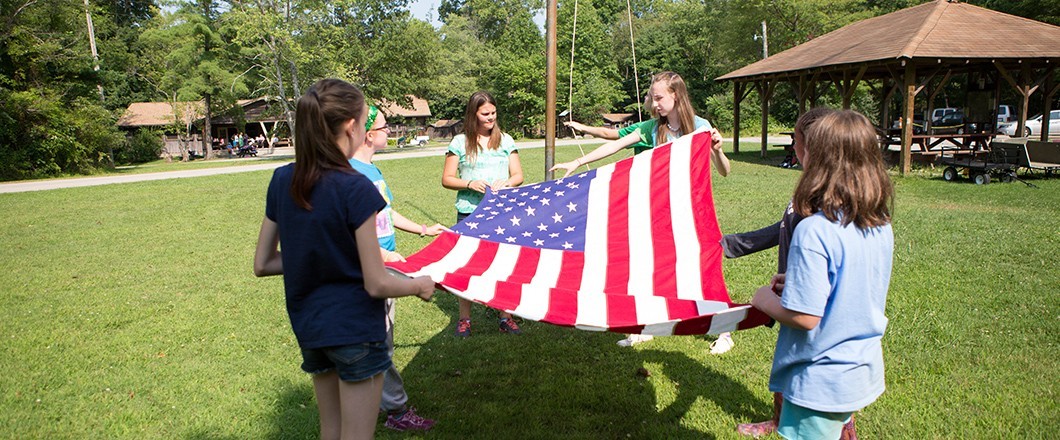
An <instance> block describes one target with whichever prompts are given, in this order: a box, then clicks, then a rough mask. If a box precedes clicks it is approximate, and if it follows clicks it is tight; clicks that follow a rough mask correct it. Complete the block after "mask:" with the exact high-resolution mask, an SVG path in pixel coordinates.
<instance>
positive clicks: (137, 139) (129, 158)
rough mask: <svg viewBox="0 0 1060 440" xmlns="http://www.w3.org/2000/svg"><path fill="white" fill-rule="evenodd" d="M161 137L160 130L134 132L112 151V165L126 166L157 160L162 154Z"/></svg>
mask: <svg viewBox="0 0 1060 440" xmlns="http://www.w3.org/2000/svg"><path fill="white" fill-rule="evenodd" d="M162 136H163V133H162V130H147V129H141V130H136V131H135V132H133V133H131V134H130V135H129V136H127V137H126V138H125V142H123V143H122V144H121V146H120V148H117V149H115V150H114V163H116V164H120V165H128V164H138V163H146V162H150V161H153V160H158V156H159V155H161V154H162V147H163V142H162Z"/></svg>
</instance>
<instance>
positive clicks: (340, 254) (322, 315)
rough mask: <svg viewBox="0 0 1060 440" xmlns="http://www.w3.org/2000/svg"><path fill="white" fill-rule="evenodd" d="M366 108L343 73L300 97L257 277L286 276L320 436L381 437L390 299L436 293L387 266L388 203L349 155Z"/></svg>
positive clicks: (422, 280) (270, 201)
mask: <svg viewBox="0 0 1060 440" xmlns="http://www.w3.org/2000/svg"><path fill="white" fill-rule="evenodd" d="M366 115H367V106H366V105H365V102H364V95H363V94H362V93H361V91H360V90H359V89H357V87H354V86H352V85H350V84H348V83H346V82H344V81H341V80H337V79H326V80H321V81H320V82H317V83H316V84H314V85H313V86H312V87H310V88H309V90H308V91H307V92H306V94H305V95H304V96H302V97H301V98H300V99H299V100H298V106H297V109H296V113H295V134H294V136H295V143H296V145H297V146H298V148H297V149H295V163H293V164H290V165H286V166H284V167H281V168H279V169H277V170H276V172H275V173H274V174H273V176H272V181H271V182H270V183H269V189H268V194H267V196H266V202H265V219H264V220H263V221H262V223H261V233H260V234H259V235H258V246H257V251H256V253H255V255H254V274H255V275H257V276H259V277H260V276H268V275H281V274H282V275H283V276H284V278H283V281H284V290H285V291H286V296H287V314H288V316H289V317H290V319H291V327H292V329H293V330H294V334H295V337H296V338H297V339H298V345H299V347H300V348H301V350H302V369H303V370H304V371H305V372H307V373H310V374H312V375H313V388H314V391H315V393H316V398H317V405H318V406H319V410H320V433H321V437H322V438H339V437H340V436H341V437H342V438H371V437H372V436H373V435H374V433H375V421H376V415H377V412H378V409H379V400H380V395H381V393H382V386H383V377H382V376H383V372H384V371H385V370H386V369H387V368H389V367H390V365H391V361H390V356H389V355H388V353H387V346H386V317H385V314H384V313H385V312H384V304H385V303H384V300H385V298H396V297H401V296H410V295H416V296H419V297H420V298H421V299H423V300H428V299H430V297H431V295H432V294H433V293H434V282H433V281H431V279H430V278H427V277H419V278H414V279H410V280H403V279H399V278H396V277H393V276H391V275H389V274H388V273H387V272H386V270H385V269H384V267H383V259H382V257H381V256H380V254H379V243H378V241H377V239H376V233H375V217H376V214H377V213H378V212H379V211H380V210H382V209H383V208H384V207H385V206H386V202H384V201H383V198H382V197H381V196H380V195H379V191H377V190H376V188H375V186H374V185H372V182H370V181H369V180H368V179H367V178H365V177H364V176H363V175H361V174H360V173H357V172H356V171H354V170H353V168H351V167H350V163H349V159H350V157H352V155H353V152H354V149H355V148H356V147H357V146H359V145H361V144H362V143H363V142H364V137H365V128H364V124H365V119H366ZM281 245H282V247H283V252H282V253H281V252H280V246H281Z"/></svg>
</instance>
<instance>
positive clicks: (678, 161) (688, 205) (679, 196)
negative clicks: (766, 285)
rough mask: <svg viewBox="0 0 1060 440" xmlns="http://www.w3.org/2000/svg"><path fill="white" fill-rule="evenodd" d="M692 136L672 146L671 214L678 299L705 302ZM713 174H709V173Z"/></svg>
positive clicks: (677, 141)
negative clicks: (694, 195)
mask: <svg viewBox="0 0 1060 440" xmlns="http://www.w3.org/2000/svg"><path fill="white" fill-rule="evenodd" d="M691 144H692V136H691V135H689V136H683V137H681V138H680V139H678V140H676V141H674V143H673V145H671V146H670V213H671V218H672V219H673V223H672V224H673V228H674V243H675V244H676V246H674V251H675V253H676V254H677V255H676V257H675V259H676V260H677V264H676V265H675V266H674V273H675V277H676V278H677V280H676V284H677V297H678V298H680V299H703V286H702V285H701V284H700V267H699V264H700V261H699V260H700V257H699V234H698V233H697V231H696V224H695V219H694V218H693V211H692V181H691V176H689V170H690V169H691V166H692V165H691V164H692V148H691ZM708 172H709V170H708Z"/></svg>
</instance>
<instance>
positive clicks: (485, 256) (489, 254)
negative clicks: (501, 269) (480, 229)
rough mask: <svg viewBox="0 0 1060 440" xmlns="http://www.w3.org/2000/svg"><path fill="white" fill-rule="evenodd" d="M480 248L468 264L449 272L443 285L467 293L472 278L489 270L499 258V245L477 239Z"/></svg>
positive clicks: (472, 255)
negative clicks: (495, 259) (494, 259)
mask: <svg viewBox="0 0 1060 440" xmlns="http://www.w3.org/2000/svg"><path fill="white" fill-rule="evenodd" d="M475 242H476V243H477V244H478V247H477V248H476V249H475V252H474V253H473V254H471V258H470V259H468V261H467V264H465V265H464V266H463V267H460V268H459V269H457V270H454V271H452V272H449V273H447V274H446V275H445V277H444V278H443V279H442V281H441V284H443V285H445V286H447V287H451V288H453V289H456V290H460V291H465V290H467V286H468V282H469V280H470V279H471V277H476V276H479V275H482V274H483V273H484V272H486V269H489V267H490V264H492V263H493V258H494V257H496V256H497V248H498V247H500V245H499V244H497V243H494V242H490V241H485V240H478V239H475Z"/></svg>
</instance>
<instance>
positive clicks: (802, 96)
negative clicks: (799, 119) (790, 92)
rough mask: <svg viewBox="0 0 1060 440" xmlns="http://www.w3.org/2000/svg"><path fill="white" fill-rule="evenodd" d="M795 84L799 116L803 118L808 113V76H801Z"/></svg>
mask: <svg viewBox="0 0 1060 440" xmlns="http://www.w3.org/2000/svg"><path fill="white" fill-rule="evenodd" d="M794 83H795V87H793V88H794V89H795V100H796V101H798V102H799V115H800V116H802V114H803V113H806V75H805V74H800V75H799V78H798V79H797V80H796V81H794Z"/></svg>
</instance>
